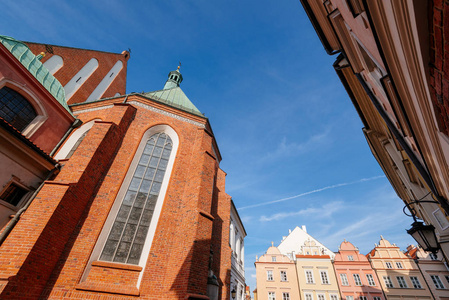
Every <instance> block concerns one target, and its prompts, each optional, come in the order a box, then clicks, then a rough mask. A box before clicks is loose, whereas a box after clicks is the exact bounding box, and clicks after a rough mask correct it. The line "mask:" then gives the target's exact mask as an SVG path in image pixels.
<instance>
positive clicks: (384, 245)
mask: <svg viewBox="0 0 449 300" xmlns="http://www.w3.org/2000/svg"><path fill="white" fill-rule="evenodd" d="M377 247H379V248H399V247H398V246H396V245H395V244H391V243H390V242H389V241H388V240H386V239H384V237H383V236H380V241H379V245H378V246H377Z"/></svg>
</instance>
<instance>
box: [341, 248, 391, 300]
mask: <svg viewBox="0 0 449 300" xmlns="http://www.w3.org/2000/svg"><path fill="white" fill-rule="evenodd" d="M334 268H335V273H336V275H337V281H338V285H339V288H340V292H341V295H342V298H343V299H346V300H355V299H360V300H385V297H384V294H383V292H382V287H381V285H380V283H379V280H378V278H377V276H376V272H375V271H374V270H373V269H372V268H371V264H370V262H369V261H368V259H367V258H366V257H365V256H364V255H363V254H360V253H359V250H358V249H357V248H356V247H355V246H354V245H353V244H351V243H350V242H347V241H344V242H342V243H341V245H340V248H339V249H338V252H337V253H336V255H335V260H334Z"/></svg>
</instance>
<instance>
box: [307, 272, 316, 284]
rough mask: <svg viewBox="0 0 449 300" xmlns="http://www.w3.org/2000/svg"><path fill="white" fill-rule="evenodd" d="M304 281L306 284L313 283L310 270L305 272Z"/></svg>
mask: <svg viewBox="0 0 449 300" xmlns="http://www.w3.org/2000/svg"><path fill="white" fill-rule="evenodd" d="M306 280H307V283H315V280H313V274H312V270H306Z"/></svg>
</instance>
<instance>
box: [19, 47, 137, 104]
mask: <svg viewBox="0 0 449 300" xmlns="http://www.w3.org/2000/svg"><path fill="white" fill-rule="evenodd" d="M25 43H26V44H27V46H28V47H29V48H30V50H31V51H32V52H33V53H34V54H35V55H38V54H39V53H41V52H44V53H45V57H44V58H42V60H41V62H42V63H45V62H46V61H47V60H49V59H50V58H51V57H52V56H53V55H59V56H61V57H62V59H63V62H64V64H63V66H62V67H61V68H60V69H59V70H58V71H57V72H56V73H55V74H54V76H55V77H56V79H58V80H59V82H60V83H61V84H62V85H63V86H65V85H66V84H67V83H68V82H69V81H70V79H72V78H73V77H74V76H75V75H76V74H77V73H78V72H79V71H80V70H81V69H82V68H83V67H84V65H86V64H87V62H89V61H90V60H91V59H92V58H95V59H97V60H98V68H97V69H96V70H95V71H94V72H93V74H92V75H91V76H90V77H89V79H87V81H86V82H84V84H83V85H82V86H81V87H80V89H79V90H78V91H77V92H76V93H75V94H74V95H73V97H71V98H70V99H69V101H68V103H69V104H74V103H81V102H84V101H86V99H87V98H88V97H89V95H90V94H91V93H92V92H93V91H94V90H95V88H96V87H97V86H98V84H99V83H100V82H101V80H102V79H103V78H104V77H105V76H106V75H107V74H108V72H109V71H110V70H111V68H112V67H113V66H114V64H115V63H116V62H117V61H119V60H120V61H121V62H122V63H123V68H122V69H121V70H120V73H119V74H118V75H117V77H116V78H115V79H114V81H112V83H111V85H110V86H109V87H108V88H107V90H106V91H105V92H104V93H103V95H102V96H101V97H100V98H108V97H113V96H115V94H116V93H119V94H121V95H123V94H125V93H126V72H127V61H128V59H129V58H130V54H129V52H128V51H123V52H122V53H121V54H117V53H110V52H102V51H94V50H86V49H78V48H71V47H63V46H53V45H46V44H36V43H32V42H25ZM51 52H52V53H51Z"/></svg>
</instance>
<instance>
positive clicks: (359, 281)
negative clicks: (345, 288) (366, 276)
mask: <svg viewBox="0 0 449 300" xmlns="http://www.w3.org/2000/svg"><path fill="white" fill-rule="evenodd" d="M352 277H353V278H354V284H355V285H356V286H362V285H363V284H362V278H361V277H360V275H359V274H352Z"/></svg>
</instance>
